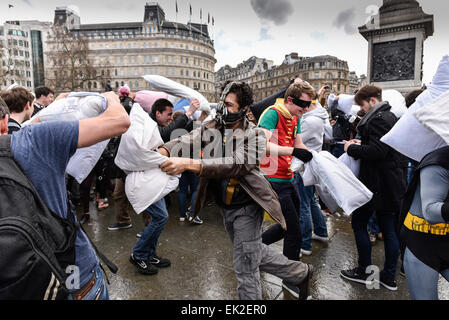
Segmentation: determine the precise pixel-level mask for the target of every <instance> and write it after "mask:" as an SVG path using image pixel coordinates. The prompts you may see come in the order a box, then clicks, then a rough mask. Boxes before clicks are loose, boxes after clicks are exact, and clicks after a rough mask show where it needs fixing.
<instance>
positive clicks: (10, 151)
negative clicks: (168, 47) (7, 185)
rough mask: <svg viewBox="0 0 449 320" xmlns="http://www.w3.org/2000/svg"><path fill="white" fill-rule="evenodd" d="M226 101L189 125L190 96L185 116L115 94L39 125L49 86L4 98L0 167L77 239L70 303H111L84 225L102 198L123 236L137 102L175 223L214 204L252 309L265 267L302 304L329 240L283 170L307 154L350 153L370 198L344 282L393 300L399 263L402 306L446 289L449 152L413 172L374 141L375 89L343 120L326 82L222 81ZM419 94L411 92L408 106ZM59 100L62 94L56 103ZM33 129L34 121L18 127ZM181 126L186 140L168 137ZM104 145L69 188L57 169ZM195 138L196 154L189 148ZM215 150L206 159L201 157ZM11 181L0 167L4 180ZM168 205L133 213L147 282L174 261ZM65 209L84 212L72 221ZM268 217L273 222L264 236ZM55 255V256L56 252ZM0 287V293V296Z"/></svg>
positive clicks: (320, 207)
mask: <svg viewBox="0 0 449 320" xmlns="http://www.w3.org/2000/svg"><path fill="white" fill-rule="evenodd" d="M222 91H223V93H222V97H221V99H220V101H219V103H218V105H217V107H216V116H215V117H212V116H210V115H209V114H208V113H207V112H205V111H202V112H201V116H199V117H194V114H196V113H198V112H199V110H200V102H199V101H198V100H197V99H192V100H191V101H190V105H189V106H188V107H186V108H185V109H184V110H181V111H178V112H174V105H173V103H172V102H170V101H169V100H167V99H158V100H156V101H152V100H151V99H145V98H140V99H137V98H136V97H137V96H138V94H139V93H133V92H131V91H130V90H129V88H128V87H126V86H125V87H123V88H121V89H120V90H119V92H118V93H114V92H107V93H104V94H102V96H103V97H104V98H105V99H106V101H107V109H106V110H105V112H104V113H102V114H101V115H99V116H97V117H93V118H88V119H82V120H78V121H41V120H40V119H39V112H40V111H41V110H44V109H45V108H46V107H47V106H48V105H50V104H51V103H52V102H53V101H54V95H55V93H54V92H53V91H52V90H51V89H49V88H46V87H40V88H37V89H36V90H35V93H34V94H33V93H31V92H29V91H27V90H26V89H25V88H23V87H20V86H15V87H12V88H10V89H8V90H4V91H2V92H1V93H0V129H1V136H0V138H1V139H0V142H1V144H0V152H1V153H0V158H2V157H6V155H8V156H9V157H10V158H13V159H14V161H15V162H16V163H17V164H18V166H19V168H20V169H21V170H22V172H23V174H24V175H25V176H26V177H27V178H28V179H29V181H30V182H31V184H32V185H33V186H34V188H35V189H36V191H37V194H38V195H39V197H40V198H41V199H42V201H43V203H44V204H45V205H46V207H48V209H49V210H50V211H51V212H53V213H55V214H56V215H57V216H58V217H59V218H61V219H63V220H67V221H70V222H71V225H72V224H73V227H74V230H75V231H74V236H73V238H74V239H73V243H72V246H73V247H74V253H73V256H72V260H69V261H67V259H66V260H63V261H64V262H61V261H59V260H58V261H59V264H60V266H61V267H64V266H67V265H70V264H72V265H75V266H77V267H78V268H79V271H78V272H79V285H78V286H77V287H75V288H66V289H67V292H66V295H65V298H66V299H73V300H89V299H108V297H109V296H108V289H107V286H106V283H105V280H104V271H103V270H102V268H101V264H100V260H99V258H98V257H100V258H101V260H102V259H103V257H102V255H101V254H100V253H99V252H98V251H97V249H96V248H95V246H94V245H93V244H92V243H91V242H90V240H89V239H88V237H87V235H86V233H85V232H84V231H83V229H82V225H83V224H84V223H86V222H87V221H88V220H89V218H90V213H89V210H90V202H91V201H95V203H96V208H97V210H104V209H107V208H108V207H109V206H110V204H111V203H110V200H109V199H108V196H109V194H112V200H113V201H114V203H113V204H114V205H113V208H114V209H113V210H114V214H115V217H116V221H115V222H114V223H113V224H112V225H110V226H109V227H108V230H109V231H111V232H113V231H115V232H118V231H120V230H123V229H129V228H131V227H132V219H131V215H130V212H131V211H132V206H131V204H130V202H129V200H128V198H127V194H126V190H125V184H126V179H127V172H126V171H125V170H122V169H121V168H120V167H119V166H117V164H116V163H115V161H114V160H115V158H116V156H117V152H118V149H119V147H120V144H121V140H122V139H121V135H123V134H125V133H126V132H127V130H128V128H129V127H130V125H132V122H131V121H130V113H131V112H132V110H133V108H135V107H136V105H137V102H136V101H137V100H138V105H140V106H141V107H142V108H143V109H144V110H146V111H148V117H150V118H151V119H152V121H154V122H155V123H156V124H157V129H158V133H159V135H160V138H161V139H162V141H163V143H162V144H161V145H160V146H159V147H158V148H157V149H156V150H154V152H158V153H159V154H160V155H162V156H165V157H166V159H167V160H166V161H165V162H164V163H163V164H162V165H161V166H160V170H162V172H165V173H166V174H167V175H170V176H179V177H180V178H179V187H178V189H177V200H178V208H179V221H180V222H188V223H192V224H196V225H201V224H203V220H202V219H201V218H200V216H199V214H200V212H201V209H202V207H203V206H204V205H205V201H206V200H210V199H214V200H215V203H216V204H217V206H218V208H219V211H220V213H221V215H222V216H223V221H224V227H225V230H226V231H227V233H228V235H229V238H230V241H231V242H232V247H233V266H234V271H235V275H236V278H237V283H238V287H237V291H238V295H239V298H240V299H242V300H260V299H262V289H261V281H260V272H261V271H262V272H267V273H270V274H273V275H275V276H276V277H279V278H280V279H282V287H283V288H284V289H285V290H286V291H287V292H289V293H290V294H291V295H292V296H294V297H295V298H297V299H300V300H305V299H307V298H308V297H309V294H310V292H309V287H310V280H311V277H312V275H313V266H312V265H310V264H306V263H303V262H302V261H301V259H302V256H303V255H306V256H309V255H312V241H313V240H316V241H321V242H328V241H329V232H328V229H327V225H326V219H325V217H324V214H323V212H325V211H326V208H325V207H324V204H323V203H322V202H321V201H320V199H319V197H318V194H317V192H316V191H317V190H316V189H315V187H314V186H306V185H305V183H304V182H303V179H302V176H301V174H300V173H299V172H293V171H292V169H291V165H292V161H293V159H294V158H296V159H298V160H300V161H302V162H303V163H305V164H306V163H308V162H310V161H311V160H312V159H313V153H312V151H313V152H318V153H319V152H321V151H323V150H327V151H329V152H330V153H332V154H333V155H334V156H335V157H336V158H339V157H340V156H341V155H342V154H344V153H347V155H348V156H350V157H352V158H353V159H355V160H360V174H359V176H358V179H359V180H360V181H361V182H362V183H363V184H364V185H365V186H366V187H367V188H368V189H369V190H370V191H371V192H372V193H373V198H372V199H371V201H369V202H368V203H367V204H365V205H364V206H362V207H360V208H359V209H357V210H356V211H355V212H354V213H353V214H352V217H351V224H352V228H353V232H354V238H355V244H356V249H357V253H358V264H357V266H354V267H353V268H351V269H348V270H342V271H341V273H340V275H341V277H342V278H344V279H346V280H348V281H353V282H357V283H362V284H365V285H370V284H372V283H373V281H378V282H379V284H380V285H382V286H384V287H385V288H387V289H389V290H397V282H396V278H397V269H398V263H399V262H400V261H401V260H402V264H401V271H402V272H404V273H405V275H406V279H407V283H408V287H409V291H410V294H411V297H412V299H437V298H438V293H437V283H438V275H439V274H441V275H443V276H444V277H445V278H446V279H448V280H449V272H448V270H449V265H447V264H448V263H449V260H448V259H447V258H446V256H445V254H444V252H445V249H444V246H445V245H446V243H447V242H446V240H445V235H446V232H447V230H449V228H447V226H449V225H448V223H449V203H448V200H449V199H448V198H449V197H448V194H449V163H448V159H449V157H448V155H449V154H448V152H449V149H448V148H449V147H448V148H443V149H440V150H437V151H435V152H433V153H431V154H429V155H428V156H427V157H425V159H424V160H423V161H422V162H421V163H416V162H414V161H412V160H410V159H408V158H406V157H405V156H404V155H402V154H400V153H399V152H398V151H396V150H395V149H393V148H392V147H390V146H388V145H386V144H385V143H383V142H381V138H382V137H383V136H384V135H385V134H387V133H388V132H389V131H390V130H391V129H392V128H393V127H394V125H395V124H396V122H397V121H398V118H397V117H396V116H395V114H393V113H392V112H391V108H392V107H391V105H390V104H389V102H388V101H383V99H382V89H381V88H379V87H377V86H374V85H367V86H365V87H363V88H361V89H360V90H358V91H357V92H356V93H355V97H354V101H355V104H356V105H358V106H359V107H360V111H359V112H358V113H357V116H353V117H351V116H350V115H347V114H345V113H344V112H342V111H341V110H339V109H338V108H337V107H338V100H339V99H338V97H336V99H335V100H334V101H332V103H330V104H328V105H327V103H326V97H327V96H328V95H329V93H330V88H329V87H328V86H325V87H323V88H321V89H320V90H319V91H318V92H316V90H315V89H314V88H313V87H312V86H311V85H310V84H308V83H307V82H306V81H303V80H301V79H299V78H296V79H294V80H292V81H291V83H290V84H289V85H288V86H287V87H286V88H285V89H284V90H281V91H279V92H278V93H276V94H274V95H273V96H270V97H268V98H266V99H265V100H263V101H260V102H255V101H254V100H253V92H252V90H251V88H250V87H249V85H248V84H246V83H241V82H228V83H226V84H225V86H224V87H223V88H222ZM422 92H423V90H421V91H418V92H412V93H410V94H409V95H408V96H407V97H406V101H407V106H410V105H411V104H412V103H413V102H414V101H415V99H416V98H417V97H418V96H419V94H421V93H422ZM67 96H68V94H61V95H59V96H58V97H57V98H56V99H57V100H59V99H65V98H67ZM29 120H32V123H31V124H28V125H25V126H24V127H22V124H24V123H25V122H26V121H29ZM180 129H182V130H184V132H187V134H184V135H179V134H177V132H179V130H180ZM215 132H219V133H220V139H219V141H218V142H217V141H213V140H212V141H209V140H207V139H204V138H203V137H205V136H211V135H214V133H215ZM229 132H230V134H229ZM7 139H8V140H7ZM108 139H110V142H109V143H108V145H107V147H106V148H105V150H104V152H103V154H102V155H101V157H100V159H99V161H98V162H97V163H96V165H95V166H94V168H93V169H92V171H91V172H90V174H89V175H88V176H87V178H86V179H85V180H84V181H83V182H82V183H80V184H78V182H77V181H76V179H75V178H74V177H72V176H70V175H68V174H67V173H66V167H67V164H68V161H69V159H70V158H71V157H72V156H73V154H74V153H75V152H76V150H77V149H79V148H85V147H89V146H92V145H95V144H97V143H99V142H101V141H105V140H108ZM198 141H200V144H201V146H200V151H199V152H197V151H198V150H196V149H195V146H194V144H195V143H196V142H198ZM229 141H231V142H234V143H231V148H232V149H231V152H228V151H229V150H227V149H226V148H227V147H228V145H229V143H228V142H229ZM254 141H257V142H254ZM217 146H218V147H217ZM212 148H213V151H212V152H211V154H210V155H205V154H204V152H205V151H206V150H209V151H210V150H211V149H212ZM185 150H187V152H185ZM181 151H182V152H181ZM196 153H198V154H196ZM2 159H3V158H2ZM7 178H8V175H7V173H5V172H3V171H2V170H1V169H0V179H2V181H4V180H5V179H7ZM94 181H95V183H94ZM93 185H94V190H95V192H94V194H93V198H92V187H93ZM169 199H170V197H164V198H162V199H160V200H158V201H156V202H154V203H153V204H151V205H150V206H149V207H148V208H147V209H146V210H145V211H144V212H137V213H141V214H142V218H143V221H144V225H145V228H144V230H142V231H141V232H139V233H138V234H137V236H138V238H139V239H138V241H137V243H136V245H135V246H134V248H132V250H131V253H130V257H129V261H130V263H131V264H132V265H134V266H135V268H136V270H137V271H138V272H139V273H141V274H143V275H154V274H157V273H158V270H159V268H168V267H170V265H171V261H170V260H169V259H168V258H167V257H161V256H159V255H158V254H157V247H158V240H159V237H160V235H161V234H162V232H163V231H164V228H165V226H166V223H167V221H168V216H169V213H168V205H169V204H168V203H167V202H168V201H169ZM1 201H2V200H1V196H0V203H1ZM70 202H73V203H74V204H75V205H77V206H79V207H80V208H81V211H82V214H81V215H80V216H77V215H76V212H75V210H74V209H73V207H71V205H70ZM0 208H1V210H2V212H1V214H0V219H1V218H2V217H4V216H7V214H6V210H7V209H5V208H6V207H5V205H3V206H2V204H0ZM8 214H10V215H11V214H12V213H11V212H9V211H8ZM265 214H268V215H269V216H270V217H271V218H272V219H273V220H274V221H275V222H276V223H274V224H273V225H272V226H271V227H270V228H269V229H268V230H266V231H265V232H262V223H263V221H264V216H265ZM186 220H187V221H186ZM40 223H41V224H44V225H45V222H40ZM38 224H39V223H38ZM43 229H45V228H43ZM1 232H2V231H0V233H1ZM46 232H50V231H46ZM0 237H1V235H0ZM48 237H49V238H51V236H48ZM44 239H46V238H45V237H44ZM281 239H283V250H282V252H279V251H278V250H276V249H275V248H273V246H271V244H273V243H276V242H278V241H280V240H281ZM376 239H382V240H383V241H384V253H385V264H384V266H383V268H382V271H381V272H380V274H379V277H377V278H376V277H374V278H373V274H372V271H371V269H370V267H371V266H372V261H371V250H372V245H373V244H374V242H375V241H376ZM11 256H12V253H11ZM56 258H57V259H60V256H59V255H58V254H56ZM13 267H14V264H12V267H10V268H13ZM72 275H73V273H72V274H68V275H66V276H65V277H63V279H62V280H65V279H66V278H67V277H70V276H72ZM58 280H59V281H58V282H60V285H61V286H63V282H62V280H61V279H58ZM53 282H54V281H53ZM53 282H51V284H50V286H49V287H48V288H47V292H48V290H49V289H50V287H52V286H53V284H52V283H53ZM28 285H30V286H32V284H31V283H30V284H28ZM4 287H5V284H4V283H0V297H2V290H3V288H4ZM11 292H13V291H11ZM44 292H45V290H44ZM3 296H4V295H3ZM54 296H55V297H56V296H57V295H56V293H55V294H54ZM6 297H7V296H6ZM46 297H48V293H47V295H46ZM12 298H15V297H12Z"/></svg>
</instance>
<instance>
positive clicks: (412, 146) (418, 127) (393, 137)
mask: <svg viewBox="0 0 449 320" xmlns="http://www.w3.org/2000/svg"><path fill="white" fill-rule="evenodd" d="M448 90H449V56H445V57H444V58H443V59H442V60H441V62H440V65H439V66H438V70H437V72H436V74H435V76H434V78H433V81H432V84H431V85H430V86H429V88H428V89H427V90H426V91H424V92H423V93H422V94H421V95H420V96H419V97H418V98H417V99H416V102H415V103H414V104H413V105H412V106H411V107H410V108H409V109H408V111H407V112H406V113H405V114H404V115H403V116H402V118H401V119H400V120H399V121H398V122H397V123H396V125H395V126H394V127H393V128H392V129H391V131H390V132H389V133H387V134H386V135H385V136H384V137H383V138H382V139H381V141H382V142H383V143H385V144H387V145H389V146H390V147H392V148H393V149H395V150H397V151H399V152H400V153H402V154H403V155H405V156H407V157H409V158H411V159H413V160H415V161H418V162H420V161H421V160H422V159H423V158H424V157H425V156H426V155H427V154H429V153H430V152H433V151H435V150H437V149H440V148H442V147H444V146H446V143H445V142H444V140H443V139H442V138H441V137H440V136H439V135H437V134H436V133H435V132H433V131H431V130H429V129H427V128H425V127H424V126H423V125H422V124H421V123H419V122H418V120H417V119H416V118H415V116H414V113H415V112H416V111H418V110H419V109H421V108H422V107H424V105H426V104H428V103H431V102H433V101H435V100H436V99H437V98H438V97H439V96H441V95H442V94H443V93H444V92H446V91H448Z"/></svg>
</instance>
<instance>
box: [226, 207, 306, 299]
mask: <svg viewBox="0 0 449 320" xmlns="http://www.w3.org/2000/svg"><path fill="white" fill-rule="evenodd" d="M220 211H221V214H222V216H223V220H224V225H225V228H226V231H227V233H228V235H229V237H230V238H231V241H232V243H233V249H234V271H235V274H236V277H237V285H238V288H237V290H238V294H239V298H240V300H262V289H261V284H260V271H262V272H267V273H270V274H272V275H274V276H276V277H278V278H281V279H282V280H285V281H286V282H288V283H291V284H293V285H296V284H299V283H301V282H302V280H304V279H305V277H306V276H307V272H308V267H307V264H304V263H302V262H300V261H293V260H289V259H287V257H285V256H284V255H283V254H282V252H278V251H277V250H276V249H273V248H272V247H269V246H267V245H265V244H263V243H262V223H263V218H264V210H263V209H262V208H261V207H259V206H258V205H255V204H252V205H248V206H246V207H243V208H239V209H235V210H227V209H223V208H221V210H220Z"/></svg>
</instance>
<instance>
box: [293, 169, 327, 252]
mask: <svg viewBox="0 0 449 320" xmlns="http://www.w3.org/2000/svg"><path fill="white" fill-rule="evenodd" d="M296 183H297V185H298V191H299V197H300V198H301V206H300V210H299V212H300V224H301V232H302V249H304V250H307V251H311V250H312V224H313V231H314V232H315V234H316V235H317V236H319V237H323V238H327V237H328V233H327V226H326V220H325V219H324V216H323V213H322V212H321V208H320V206H319V205H318V199H317V198H316V196H315V187H314V186H309V187H305V186H304V182H303V181H302V178H301V176H300V175H299V174H298V175H296Z"/></svg>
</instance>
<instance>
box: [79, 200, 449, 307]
mask: <svg viewBox="0 0 449 320" xmlns="http://www.w3.org/2000/svg"><path fill="white" fill-rule="evenodd" d="M171 199H172V201H171V203H172V205H171V206H170V207H169V215H170V218H169V221H168V223H167V225H166V227H165V229H164V231H163V232H162V234H161V237H160V238H159V245H158V249H157V254H158V255H159V256H161V257H164V258H168V259H170V260H171V262H172V265H171V267H169V268H166V269H160V270H159V273H158V274H157V275H154V276H144V275H141V274H139V273H138V272H137V270H136V268H135V267H134V266H133V265H131V263H130V262H129V261H128V259H129V256H130V254H131V252H132V248H133V247H134V245H135V244H136V243H137V240H138V239H137V237H136V234H137V233H138V232H141V231H142V230H143V221H142V217H141V216H138V215H136V214H134V213H131V218H132V220H133V227H132V228H131V229H128V230H120V231H108V230H107V227H108V226H109V225H111V224H113V223H115V213H114V208H113V205H114V204H113V201H112V200H111V201H110V207H109V208H108V209H106V210H103V211H100V212H97V210H96V208H95V205H94V202H91V211H90V214H91V219H90V221H89V222H88V223H87V224H86V225H85V226H84V228H85V229H86V231H87V232H88V233H89V235H90V236H91V238H92V240H93V241H94V242H95V244H96V245H97V246H98V248H99V249H100V250H101V251H102V252H103V253H104V254H105V255H106V256H107V257H108V258H110V259H111V260H112V261H113V262H114V263H115V264H116V265H117V266H118V268H119V271H118V273H117V274H115V275H114V274H112V273H111V272H109V270H108V272H107V275H108V277H109V280H110V283H111V284H110V285H109V286H108V288H109V295H110V298H111V299H112V300H237V299H238V296H237V289H236V288H237V281H236V279H235V275H234V271H233V268H232V247H231V242H230V240H229V238H228V236H227V234H226V232H225V230H224V227H223V222H222V218H221V216H220V213H219V211H218V208H217V207H216V206H215V205H209V206H208V207H207V208H205V209H203V210H202V212H201V214H200V217H201V219H202V220H203V221H204V224H203V225H192V224H190V223H188V222H180V221H179V214H178V208H177V200H176V195H174V194H172V195H171ZM326 221H327V226H328V230H329V235H330V241H329V243H328V245H324V244H323V243H320V242H315V241H314V243H313V254H312V256H308V257H303V258H302V261H304V262H306V263H310V264H312V265H313V266H314V268H315V269H314V270H315V272H314V275H313V278H312V289H311V294H312V299H313V300H409V299H410V296H409V293H408V289H407V283H406V280H405V278H404V277H403V276H401V275H399V274H398V277H397V282H398V291H395V292H393V291H389V290H387V289H385V288H383V287H381V288H380V289H371V290H369V289H367V288H366V286H364V285H362V284H357V283H353V282H349V281H346V280H344V279H342V278H341V277H340V275H339V274H340V270H342V269H347V268H353V267H355V266H356V263H357V253H356V247H355V242H354V236H353V233H352V229H351V225H350V219H349V218H348V217H345V216H338V215H330V216H327V217H326ZM271 224H272V222H270V221H265V222H264V229H265V228H269V227H270V225H271ZM273 246H275V247H276V248H277V249H278V250H279V251H280V252H281V251H282V241H280V242H278V243H276V244H273ZM372 261H373V263H374V264H375V265H377V266H382V265H383V261H384V259H383V242H382V241H377V243H376V245H375V246H374V247H373V251H372ZM398 272H399V266H398ZM261 278H262V289H263V299H267V300H292V299H293V298H292V297H291V296H290V295H289V293H288V292H285V291H283V290H282V281H281V280H280V279H279V278H276V277H274V276H271V275H269V274H266V273H261ZM439 291H440V299H444V300H447V299H449V284H448V283H447V282H446V281H445V280H444V279H440V285H439Z"/></svg>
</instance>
